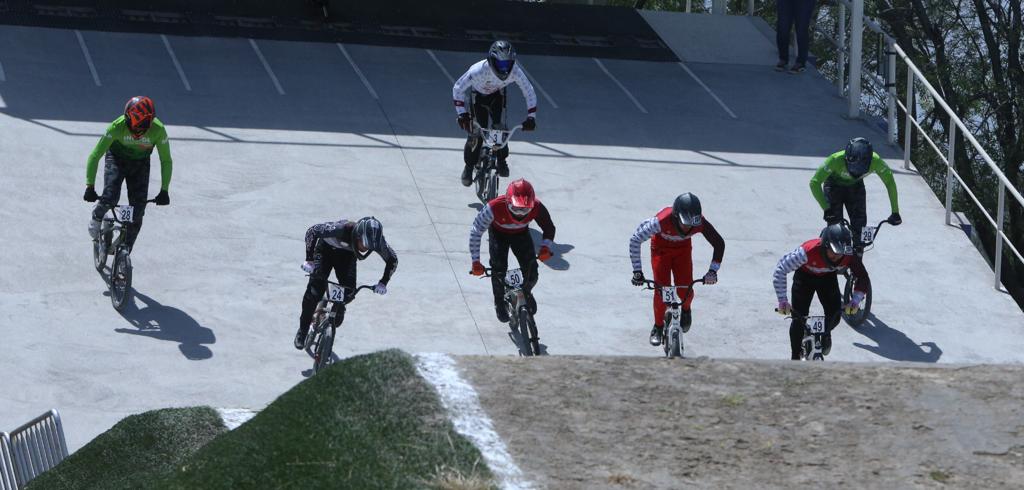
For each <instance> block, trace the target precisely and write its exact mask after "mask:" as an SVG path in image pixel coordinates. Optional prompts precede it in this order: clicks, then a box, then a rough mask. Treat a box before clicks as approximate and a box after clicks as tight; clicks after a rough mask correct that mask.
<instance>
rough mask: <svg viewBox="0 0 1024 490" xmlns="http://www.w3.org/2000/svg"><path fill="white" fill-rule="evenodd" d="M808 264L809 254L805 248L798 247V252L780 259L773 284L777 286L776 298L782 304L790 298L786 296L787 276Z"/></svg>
mask: <svg viewBox="0 0 1024 490" xmlns="http://www.w3.org/2000/svg"><path fill="white" fill-rule="evenodd" d="M806 263H807V252H805V251H804V248H803V247H797V248H796V250H793V251H792V252H790V253H788V254H786V255H785V256H783V257H782V258H781V259H779V263H778V265H776V266H775V275H774V278H773V280H772V284H773V285H774V286H775V296H776V297H777V298H778V299H779V302H780V303H781V302H783V301H788V299H787V298H788V296H787V295H786V276H788V275H789V273H791V272H793V271H795V270H797V269H799V268H800V266H802V265H804V264H806Z"/></svg>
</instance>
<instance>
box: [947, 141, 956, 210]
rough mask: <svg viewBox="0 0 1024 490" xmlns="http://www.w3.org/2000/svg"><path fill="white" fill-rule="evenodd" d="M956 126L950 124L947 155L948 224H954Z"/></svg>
mask: <svg viewBox="0 0 1024 490" xmlns="http://www.w3.org/2000/svg"><path fill="white" fill-rule="evenodd" d="M954 155H956V124H954V123H953V121H950V122H949V148H948V150H947V153H946V161H947V162H948V164H947V166H946V224H947V225H949V224H951V223H952V220H951V219H950V217H951V215H952V214H953V182H954V179H953V163H954V162H955V161H956V159H955V157H954Z"/></svg>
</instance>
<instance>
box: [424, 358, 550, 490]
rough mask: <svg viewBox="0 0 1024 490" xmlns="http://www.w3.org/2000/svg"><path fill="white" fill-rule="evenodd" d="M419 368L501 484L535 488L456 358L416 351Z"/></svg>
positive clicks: (449, 414)
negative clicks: (459, 367)
mask: <svg viewBox="0 0 1024 490" xmlns="http://www.w3.org/2000/svg"><path fill="white" fill-rule="evenodd" d="M416 371H417V372H419V374H420V376H422V377H423V379H425V380H427V382H428V383H430V384H432V385H434V389H436V390H437V393H438V394H439V395H440V396H441V403H442V404H444V408H445V409H446V410H448V416H449V417H450V418H451V420H452V424H453V425H455V430H456V431H457V432H458V433H459V434H462V435H463V436H465V437H466V438H467V439H469V440H470V441H471V442H472V443H473V445H474V446H476V447H477V449H479V450H480V453H481V454H483V456H484V459H485V460H486V461H487V466H489V467H490V468H491V472H492V473H494V476H495V477H497V478H498V484H499V485H500V487H501V488H503V489H508V490H512V489H527V488H533V487H532V485H530V483H529V482H527V481H526V480H524V479H523V472H522V470H520V469H519V467H518V466H516V463H515V462H514V461H512V456H511V455H509V453H508V449H506V448H505V443H504V442H502V441H501V438H500V437H498V433H497V432H495V431H494V426H493V424H491V419H490V418H488V417H487V414H486V413H484V409H483V408H482V407H480V400H479V398H477V395H476V390H474V389H473V387H472V386H471V385H470V384H469V383H468V382H466V381H465V380H464V379H462V376H459V372H458V370H456V368H455V360H454V359H452V358H451V357H450V356H448V355H447V354H417V355H416Z"/></svg>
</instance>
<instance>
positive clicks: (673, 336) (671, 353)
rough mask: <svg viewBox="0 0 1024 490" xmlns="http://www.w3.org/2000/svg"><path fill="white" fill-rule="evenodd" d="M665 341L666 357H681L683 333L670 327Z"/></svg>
mask: <svg viewBox="0 0 1024 490" xmlns="http://www.w3.org/2000/svg"><path fill="white" fill-rule="evenodd" d="M665 341H666V349H665V350H666V351H668V354H667V355H668V357H669V358H673V357H683V333H682V332H681V331H680V330H679V329H677V328H673V329H670V330H669V332H668V338H667V339H665Z"/></svg>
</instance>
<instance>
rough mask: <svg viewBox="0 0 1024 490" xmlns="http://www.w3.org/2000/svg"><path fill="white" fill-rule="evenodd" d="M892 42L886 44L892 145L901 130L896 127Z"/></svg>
mask: <svg viewBox="0 0 1024 490" xmlns="http://www.w3.org/2000/svg"><path fill="white" fill-rule="evenodd" d="M892 44H893V42H888V43H886V45H885V49H886V58H885V60H886V62H887V63H888V66H886V70H885V86H886V88H887V89H888V92H889V98H888V102H889V119H888V126H889V144H890V145H894V144H896V133H898V132H899V131H898V128H896V97H897V95H896V50H895V49H893V46H892Z"/></svg>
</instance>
